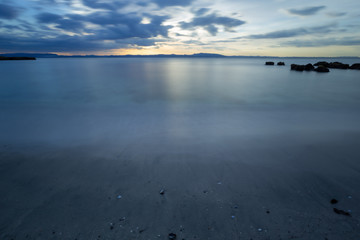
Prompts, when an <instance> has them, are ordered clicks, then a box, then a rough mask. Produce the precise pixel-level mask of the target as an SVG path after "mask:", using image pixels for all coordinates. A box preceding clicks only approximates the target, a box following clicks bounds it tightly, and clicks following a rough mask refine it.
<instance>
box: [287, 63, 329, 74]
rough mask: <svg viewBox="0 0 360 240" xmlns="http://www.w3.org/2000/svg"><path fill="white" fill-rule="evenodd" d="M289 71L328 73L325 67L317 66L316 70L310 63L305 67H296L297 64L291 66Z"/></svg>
mask: <svg viewBox="0 0 360 240" xmlns="http://www.w3.org/2000/svg"><path fill="white" fill-rule="evenodd" d="M291 70H294V71H299V72H302V71H315V72H329V71H330V70H329V69H328V68H327V67H324V66H323V65H319V66H318V67H317V68H315V67H314V65H312V64H311V63H308V64H306V65H298V64H291Z"/></svg>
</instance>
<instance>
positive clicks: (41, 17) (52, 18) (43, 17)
mask: <svg viewBox="0 0 360 240" xmlns="http://www.w3.org/2000/svg"><path fill="white" fill-rule="evenodd" d="M36 19H37V20H38V21H39V22H40V23H56V22H57V21H59V20H61V19H62V17H61V16H60V15H57V14H53V13H40V14H38V15H37V16H36Z"/></svg>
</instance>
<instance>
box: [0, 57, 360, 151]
mask: <svg viewBox="0 0 360 240" xmlns="http://www.w3.org/2000/svg"><path fill="white" fill-rule="evenodd" d="M267 60H268V59H176V58H174V59H162V58H153V59H151V58H134V59H111V58H104V59H95V58H94V59H91V58H90V59H39V60H37V61H34V62H32V61H30V62H27V61H25V62H23V61H19V62H1V63H0V72H1V74H2V79H1V81H0V100H1V103H0V108H1V111H2V114H1V116H0V120H1V123H2V124H1V126H0V131H1V132H2V133H3V134H2V135H1V136H0V141H1V142H3V143H9V142H13V143H24V142H25V143H29V142H50V143H54V144H83V143H87V142H96V141H98V142H99V141H100V142H101V141H105V140H106V141H111V142H113V143H117V144H119V145H121V144H123V145H126V144H127V145H129V144H130V145H131V144H135V145H136V144H142V146H144V144H145V143H151V144H155V145H156V146H159V147H160V146H161V147H164V146H167V145H171V146H179V145H184V144H185V145H186V146H189V145H199V144H200V145H201V144H203V146H207V147H211V146H213V144H216V146H219V142H221V143H224V142H226V143H227V144H228V145H231V144H229V143H234V142H236V141H239V140H241V139H246V138H249V136H267V137H269V136H272V135H276V134H277V135H279V134H290V133H291V132H299V131H308V132H311V131H314V130H316V131H317V132H319V131H320V132H329V131H352V132H354V131H355V132H356V131H359V127H358V122H359V120H360V117H359V112H360V111H359V110H360V109H359V106H360V81H359V74H360V72H359V71H351V70H345V71H344V70H332V71H331V72H330V73H328V74H318V73H314V72H309V73H308V72H303V73H299V72H294V71H290V70H289V65H290V63H293V62H294V63H303V62H305V63H306V62H313V63H314V62H316V60H308V59H292V60H288V59H286V60H285V62H286V64H287V66H285V67H278V66H265V65H264V62H265V61H267ZM275 61H280V60H275ZM346 61H350V63H351V60H344V61H343V62H346ZM314 134H316V133H315V132H314ZM220 146H221V144H220Z"/></svg>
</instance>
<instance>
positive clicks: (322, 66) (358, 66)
mask: <svg viewBox="0 0 360 240" xmlns="http://www.w3.org/2000/svg"><path fill="white" fill-rule="evenodd" d="M265 65H271V66H272V65H275V63H274V62H266V63H265ZM277 65H278V66H284V65H285V63H284V62H278V63H277ZM329 68H335V69H355V70H360V63H354V64H352V65H351V66H350V65H349V64H345V63H341V62H330V63H329V62H325V61H320V62H317V63H315V64H314V65H313V64H311V63H308V64H306V65H301V64H291V66H290V69H291V70H293V71H298V72H303V71H315V72H320V73H326V72H330V70H329Z"/></svg>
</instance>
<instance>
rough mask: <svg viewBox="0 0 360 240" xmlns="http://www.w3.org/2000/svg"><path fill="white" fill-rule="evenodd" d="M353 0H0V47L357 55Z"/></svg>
mask: <svg viewBox="0 0 360 240" xmlns="http://www.w3.org/2000/svg"><path fill="white" fill-rule="evenodd" d="M359 9H360V1H358V0H342V1H339V0H337V1H334V0H323V1H321V0H320V1H314V0H311V1H310V0H302V1H298V0H296V1H295V0H0V52H2V53H11V52H22V53H24V52H42V53H58V54H65V55H74V54H76V55H77V54H81V55H85V54H96V55H124V54H145V55H148V54H193V53H199V52H205V53H218V54H223V55H229V56H232V55H246V56H299V57H301V56H305V57H316V56H324V57H332V56H333V57H336V56H360V11H359Z"/></svg>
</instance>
